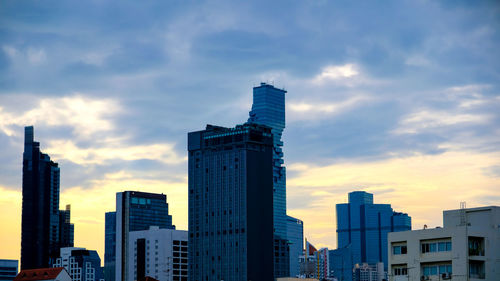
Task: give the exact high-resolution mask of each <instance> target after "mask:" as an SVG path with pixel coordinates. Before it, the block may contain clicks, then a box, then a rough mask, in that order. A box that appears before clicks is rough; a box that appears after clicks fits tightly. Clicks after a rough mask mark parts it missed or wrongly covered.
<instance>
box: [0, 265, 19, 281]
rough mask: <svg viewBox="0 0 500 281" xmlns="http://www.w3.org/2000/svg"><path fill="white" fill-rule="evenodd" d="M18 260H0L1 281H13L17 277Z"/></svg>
mask: <svg viewBox="0 0 500 281" xmlns="http://www.w3.org/2000/svg"><path fill="white" fill-rule="evenodd" d="M17 271H18V261H17V260H0V281H12V280H14V278H15V277H16V275H17Z"/></svg>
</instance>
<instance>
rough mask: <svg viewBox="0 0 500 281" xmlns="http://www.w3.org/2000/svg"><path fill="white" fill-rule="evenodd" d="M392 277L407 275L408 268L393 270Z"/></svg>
mask: <svg viewBox="0 0 500 281" xmlns="http://www.w3.org/2000/svg"><path fill="white" fill-rule="evenodd" d="M394 275H408V268H406V267H399V268H394Z"/></svg>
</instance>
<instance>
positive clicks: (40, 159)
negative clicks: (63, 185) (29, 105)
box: [21, 126, 73, 269]
mask: <svg viewBox="0 0 500 281" xmlns="http://www.w3.org/2000/svg"><path fill="white" fill-rule="evenodd" d="M59 177H60V170H59V167H58V165H57V163H55V162H53V161H51V160H50V157H49V155H47V154H44V153H42V152H41V151H40V143H39V142H35V141H34V129H33V126H30V127H25V128H24V153H23V210H22V223H21V224H22V225H21V269H32V268H47V267H49V266H50V262H51V257H52V256H54V255H57V254H58V252H59V248H60V247H61V245H64V244H63V243H72V241H73V226H72V224H71V223H70V221H69V216H70V213H69V210H68V211H59V189H60V187H59ZM61 212H62V213H61ZM65 212H67V213H65ZM61 217H63V218H64V222H62V224H61V221H60V218H61ZM61 226H62V227H61ZM61 239H62V240H61Z"/></svg>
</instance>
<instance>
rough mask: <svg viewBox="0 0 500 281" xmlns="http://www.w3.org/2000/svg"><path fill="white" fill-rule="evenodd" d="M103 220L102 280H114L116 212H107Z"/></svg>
mask: <svg viewBox="0 0 500 281" xmlns="http://www.w3.org/2000/svg"><path fill="white" fill-rule="evenodd" d="M104 221H105V223H104V280H106V281H115V259H116V212H107V213H106V214H105V217H104Z"/></svg>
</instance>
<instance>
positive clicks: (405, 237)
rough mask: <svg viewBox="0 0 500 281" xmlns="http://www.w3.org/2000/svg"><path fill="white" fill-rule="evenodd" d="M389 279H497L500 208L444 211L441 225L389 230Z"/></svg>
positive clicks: (499, 272)
mask: <svg viewBox="0 0 500 281" xmlns="http://www.w3.org/2000/svg"><path fill="white" fill-rule="evenodd" d="M388 239H389V245H388V252H389V273H390V274H389V280H391V281H420V280H457V281H460V280H474V281H479V280H500V207H498V206H490V207H480V208H470V209H466V208H465V206H464V208H462V209H458V210H449V211H444V212H443V227H442V228H441V227H438V228H433V229H421V230H413V231H404V232H394V233H389V238H388Z"/></svg>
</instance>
